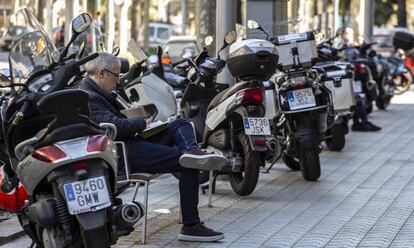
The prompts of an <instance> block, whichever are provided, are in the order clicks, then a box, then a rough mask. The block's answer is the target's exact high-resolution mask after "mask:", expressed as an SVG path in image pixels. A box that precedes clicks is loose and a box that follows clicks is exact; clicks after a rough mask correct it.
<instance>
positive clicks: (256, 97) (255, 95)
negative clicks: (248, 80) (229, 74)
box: [237, 88, 263, 102]
mask: <svg viewBox="0 0 414 248" xmlns="http://www.w3.org/2000/svg"><path fill="white" fill-rule="evenodd" d="M237 97H243V99H242V102H246V101H254V102H262V101H263V91H262V90H261V89H259V88H247V89H244V90H241V91H239V92H237Z"/></svg>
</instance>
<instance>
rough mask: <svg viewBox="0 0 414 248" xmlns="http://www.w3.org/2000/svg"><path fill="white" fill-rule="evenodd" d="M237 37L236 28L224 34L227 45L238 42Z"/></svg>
mask: <svg viewBox="0 0 414 248" xmlns="http://www.w3.org/2000/svg"><path fill="white" fill-rule="evenodd" d="M236 39H237V33H236V31H235V30H231V31H229V32H227V34H226V35H225V36H224V43H225V44H226V45H230V44H233V43H234V42H236Z"/></svg>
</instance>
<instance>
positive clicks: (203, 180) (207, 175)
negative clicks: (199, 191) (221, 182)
mask: <svg viewBox="0 0 414 248" xmlns="http://www.w3.org/2000/svg"><path fill="white" fill-rule="evenodd" d="M172 175H173V176H174V177H175V178H177V179H178V180H180V177H181V173H180V172H174V173H172ZM209 178H210V173H209V172H208V171H200V174H199V175H198V181H199V184H200V185H201V184H205V183H207V182H208V179H209Z"/></svg>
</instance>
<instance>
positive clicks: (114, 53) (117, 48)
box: [111, 46, 121, 56]
mask: <svg viewBox="0 0 414 248" xmlns="http://www.w3.org/2000/svg"><path fill="white" fill-rule="evenodd" d="M120 51H121V49H120V48H119V47H118V46H116V47H114V49H112V52H111V54H112V55H114V56H118V55H119V52H120Z"/></svg>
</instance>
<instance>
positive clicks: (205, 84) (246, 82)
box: [181, 31, 278, 196]
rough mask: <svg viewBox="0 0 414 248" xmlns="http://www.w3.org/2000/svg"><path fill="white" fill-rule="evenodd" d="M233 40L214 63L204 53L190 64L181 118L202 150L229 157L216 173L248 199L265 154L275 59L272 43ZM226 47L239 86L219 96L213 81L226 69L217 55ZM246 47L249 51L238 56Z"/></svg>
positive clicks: (231, 35) (233, 36) (230, 36)
mask: <svg viewBox="0 0 414 248" xmlns="http://www.w3.org/2000/svg"><path fill="white" fill-rule="evenodd" d="M235 40H236V33H235V31H230V32H229V33H227V34H226V36H225V42H224V45H223V47H222V49H220V50H219V52H218V55H217V58H210V57H209V56H208V52H207V51H206V50H204V51H203V52H202V53H201V54H199V55H198V56H197V58H195V59H194V60H192V59H190V60H189V61H190V64H192V66H193V67H194V68H195V69H196V71H195V74H194V75H193V77H192V78H191V82H190V83H189V84H188V85H187V87H186V90H185V92H184V94H183V97H182V100H181V115H182V117H183V118H185V119H187V120H189V121H191V122H193V123H194V126H195V130H196V134H197V137H199V138H201V139H200V140H201V147H202V148H204V149H207V150H208V151H215V152H217V153H220V154H223V155H224V156H225V157H227V159H228V163H227V166H225V167H224V168H223V169H222V170H221V171H219V172H218V173H226V174H228V178H229V181H230V184H231V186H232V188H233V190H234V192H235V193H236V194H238V195H242V196H246V195H249V194H251V193H252V192H253V191H254V189H255V187H256V185H257V182H258V178H259V171H260V167H263V166H264V160H263V159H262V157H261V152H263V151H265V150H267V149H268V144H267V137H269V136H270V123H269V120H268V119H266V118H263V116H264V113H265V110H264V91H263V81H265V80H266V78H269V77H270V76H271V75H273V73H274V71H275V69H276V66H275V65H276V64H277V60H278V56H277V53H276V49H275V47H274V46H273V45H272V44H271V43H270V42H267V41H263V40H250V41H239V42H235ZM230 44H231V46H230V49H229V51H230V52H229V58H228V59H227V66H228V68H229V70H230V72H231V73H232V75H233V76H234V77H236V78H238V79H239V81H238V82H237V83H236V84H235V85H234V86H231V87H229V88H227V89H224V90H223V88H224V87H222V86H220V84H218V83H216V82H215V80H214V79H215V77H216V75H217V74H218V73H219V72H220V71H221V70H222V69H223V68H224V66H225V65H226V62H225V61H223V60H221V59H220V55H219V53H220V51H222V50H223V49H224V48H226V47H227V46H229V45H230ZM244 46H247V47H249V50H245V52H242V51H241V50H240V49H242V48H243V47H244ZM218 173H216V175H217V174H218Z"/></svg>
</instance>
